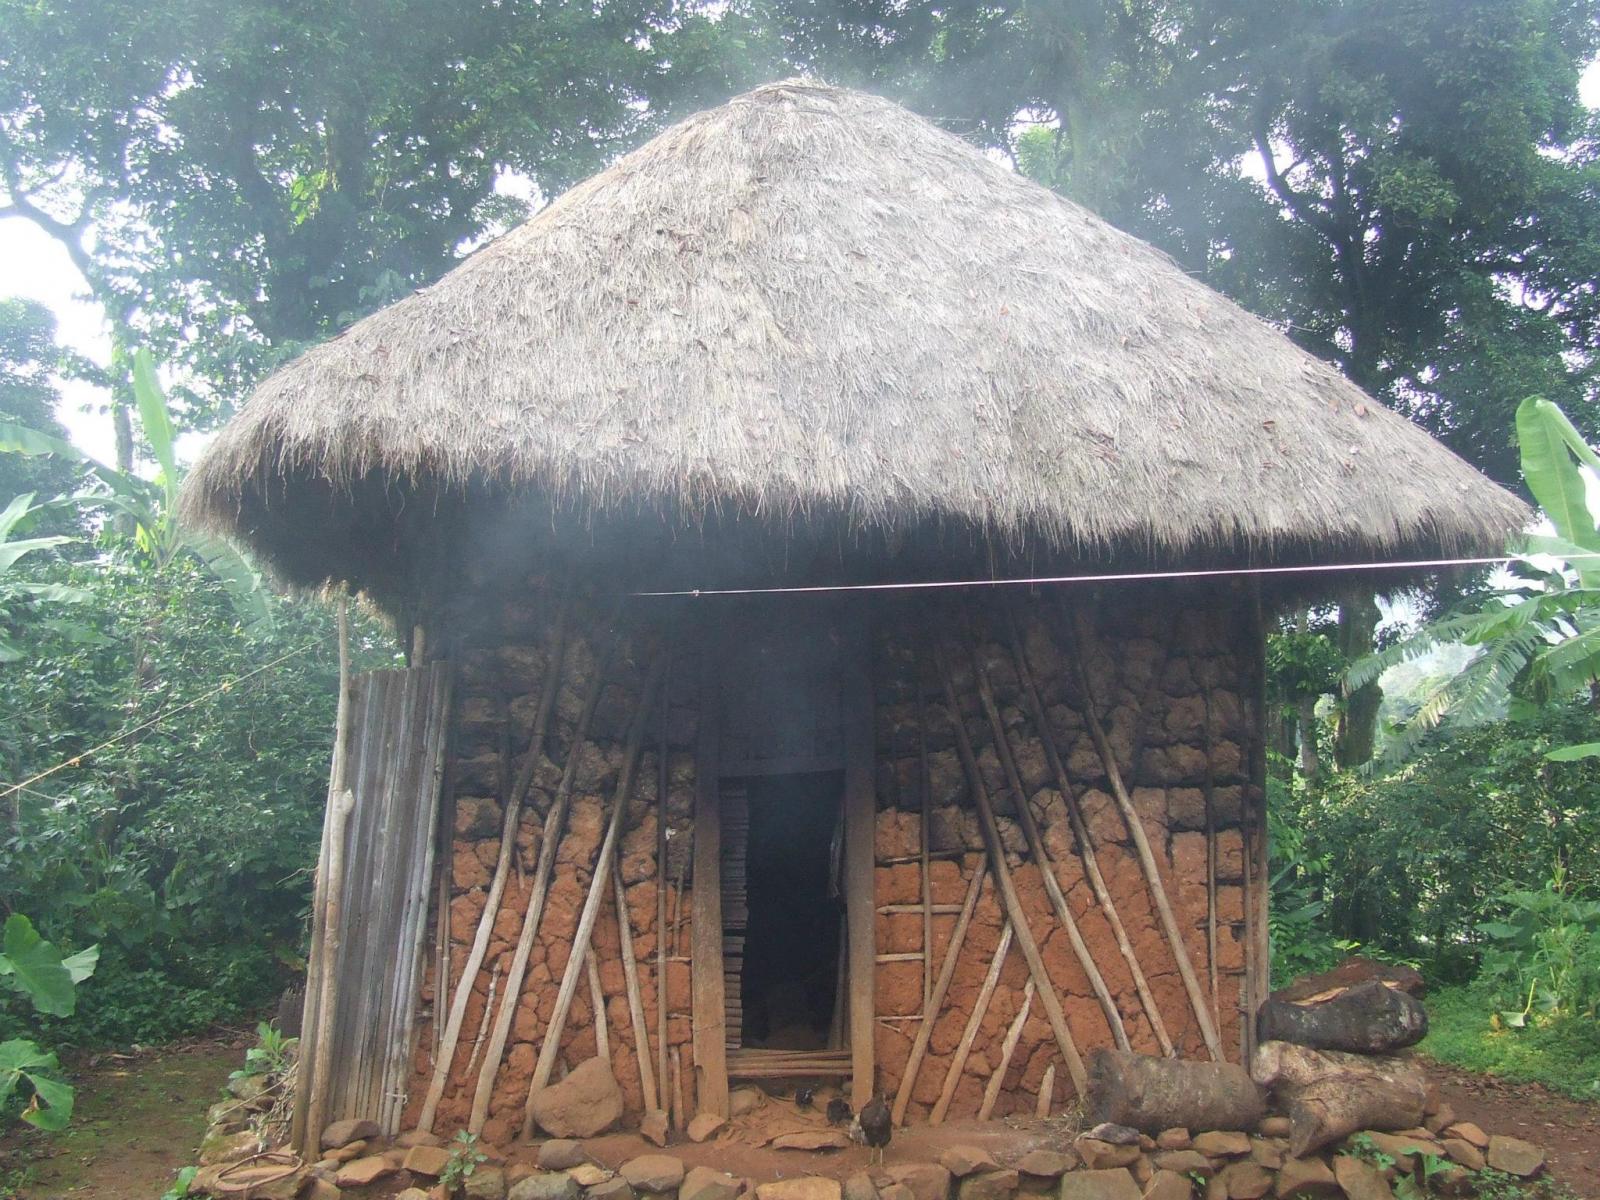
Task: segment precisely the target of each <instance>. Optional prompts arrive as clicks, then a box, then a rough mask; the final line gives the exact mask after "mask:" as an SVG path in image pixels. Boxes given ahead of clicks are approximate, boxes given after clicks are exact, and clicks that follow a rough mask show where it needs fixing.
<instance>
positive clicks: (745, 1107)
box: [728, 1087, 767, 1117]
mask: <svg viewBox="0 0 1600 1200" xmlns="http://www.w3.org/2000/svg"><path fill="white" fill-rule="evenodd" d="M766 1099H767V1098H766V1097H765V1096H764V1095H762V1093H761V1089H760V1088H753V1087H742V1088H734V1089H733V1091H731V1092H729V1093H728V1114H729V1115H730V1116H734V1117H742V1116H744V1115H745V1114H746V1113H752V1112H755V1110H756V1109H758V1108H760V1107H761V1106H762V1104H764V1103H765V1102H766Z"/></svg>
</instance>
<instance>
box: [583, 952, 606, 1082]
mask: <svg viewBox="0 0 1600 1200" xmlns="http://www.w3.org/2000/svg"><path fill="white" fill-rule="evenodd" d="M584 962H585V964H586V967H587V971H588V975H589V1007H590V1008H592V1009H594V1052H595V1054H597V1055H598V1056H599V1057H600V1059H601V1061H602V1062H604V1063H605V1064H606V1065H607V1066H608V1067H609V1066H610V1065H611V1030H610V1028H609V1027H608V1026H607V1025H606V994H605V992H604V991H603V990H602V989H601V987H600V964H599V963H597V962H596V961H595V959H594V947H593V946H590V947H589V953H588V954H586V955H584Z"/></svg>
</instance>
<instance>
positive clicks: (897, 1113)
mask: <svg viewBox="0 0 1600 1200" xmlns="http://www.w3.org/2000/svg"><path fill="white" fill-rule="evenodd" d="M983 876H984V868H983V864H982V863H980V864H978V866H977V867H976V868H975V869H974V870H973V872H972V882H971V883H969V884H967V898H966V899H965V900H964V901H962V904H961V915H960V916H959V917H957V918H956V927H955V930H954V931H953V932H952V933H951V934H950V944H949V946H947V947H946V948H945V952H944V964H943V965H942V966H941V967H940V968H939V978H938V980H937V981H935V983H934V985H933V995H932V996H931V997H930V999H929V1001H928V1006H927V1008H925V1009H924V1010H923V1013H922V1020H921V1021H919V1022H918V1023H917V1036H916V1040H914V1041H913V1042H912V1043H911V1056H910V1057H909V1058H907V1059H906V1069H905V1073H904V1074H903V1075H901V1076H900V1090H899V1091H898V1092H896V1093H895V1096H894V1109H893V1112H892V1119H893V1121H894V1123H895V1124H896V1125H901V1124H904V1123H905V1119H906V1106H907V1105H909V1104H910V1103H911V1093H912V1091H913V1090H914V1089H915V1088H916V1086H917V1073H918V1072H919V1071H921V1070H922V1058H923V1056H924V1055H925V1054H927V1052H928V1039H929V1038H931V1037H932V1036H933V1024H934V1021H935V1020H936V1019H937V1018H938V1016H939V1010H940V1009H941V1008H943V1007H944V997H945V993H946V992H948V991H949V990H950V981H951V980H952V979H954V978H955V975H956V965H957V964H958V963H959V962H960V961H961V947H962V946H963V945H964V944H965V942H966V940H967V926H968V925H970V924H971V923H972V913H973V910H974V909H976V908H977V907H978V895H979V893H980V892H982V891H983Z"/></svg>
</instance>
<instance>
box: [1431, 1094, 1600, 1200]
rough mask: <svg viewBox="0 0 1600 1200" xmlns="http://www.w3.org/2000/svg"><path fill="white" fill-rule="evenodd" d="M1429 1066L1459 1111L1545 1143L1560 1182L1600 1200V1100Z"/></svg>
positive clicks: (1489, 1127) (1487, 1126) (1490, 1128)
mask: <svg viewBox="0 0 1600 1200" xmlns="http://www.w3.org/2000/svg"><path fill="white" fill-rule="evenodd" d="M1428 1069H1429V1071H1430V1073H1431V1074H1432V1075H1433V1076H1434V1078H1435V1079H1437V1080H1438V1081H1439V1091H1440V1094H1441V1095H1442V1096H1443V1097H1444V1101H1445V1103H1446V1104H1448V1105H1449V1106H1450V1107H1451V1108H1453V1109H1455V1111H1456V1115H1457V1116H1459V1117H1461V1118H1462V1119H1463V1120H1467V1121H1472V1122H1473V1123H1474V1124H1476V1125H1479V1126H1481V1127H1482V1128H1483V1129H1484V1130H1486V1131H1487V1132H1489V1133H1506V1134H1512V1135H1514V1136H1516V1137H1520V1138H1524V1139H1526V1140H1527V1141H1530V1142H1532V1143H1534V1145H1536V1146H1542V1147H1544V1150H1545V1153H1546V1154H1547V1155H1548V1156H1549V1164H1550V1173H1551V1174H1552V1175H1553V1176H1554V1177H1555V1179H1556V1180H1557V1181H1559V1182H1561V1183H1564V1184H1566V1185H1567V1187H1569V1188H1571V1189H1572V1190H1573V1191H1574V1192H1576V1193H1577V1194H1578V1195H1579V1196H1583V1197H1585V1200H1600V1105H1597V1104H1586V1103H1584V1102H1582V1101H1579V1100H1569V1099H1567V1098H1566V1097H1565V1096H1558V1095H1555V1094H1554V1093H1553V1092H1550V1091H1547V1090H1546V1089H1545V1088H1543V1087H1541V1086H1540V1085H1539V1084H1537V1083H1507V1082H1505V1081H1504V1080H1501V1079H1495V1078H1494V1077H1493V1076H1489V1075H1473V1074H1471V1073H1469V1072H1467V1071H1457V1070H1455V1069H1454V1068H1452V1067H1446V1066H1442V1065H1441V1064H1439V1063H1429V1064H1428Z"/></svg>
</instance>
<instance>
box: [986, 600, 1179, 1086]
mask: <svg viewBox="0 0 1600 1200" xmlns="http://www.w3.org/2000/svg"><path fill="white" fill-rule="evenodd" d="M1006 623H1007V626H1008V630H1007V633H1008V636H1009V639H1010V642H1011V657H1012V659H1013V660H1014V662H1015V663H1016V667H1017V680H1018V682H1019V683H1020V684H1021V691H1022V702H1023V706H1024V707H1025V708H1026V709H1027V713H1028V720H1030V721H1031V722H1033V727H1034V728H1035V729H1037V730H1038V731H1039V742H1040V744H1041V745H1042V746H1043V747H1044V757H1045V762H1047V763H1049V764H1050V773H1051V774H1052V775H1054V776H1055V780H1056V790H1057V791H1059V792H1060V793H1061V802H1062V804H1063V805H1064V806H1065V808H1066V810H1067V822H1068V824H1069V825H1071V827H1072V840H1073V841H1075V842H1076V843H1077V844H1078V857H1079V859H1080V860H1081V861H1082V863H1083V874H1084V877H1085V878H1086V879H1088V881H1089V887H1090V889H1091V890H1092V891H1093V892H1094V896H1095V900H1096V901H1097V902H1098V903H1099V905H1100V911H1101V912H1103V913H1104V914H1105V918H1106V924H1108V925H1110V926H1111V936H1112V937H1113V938H1114V939H1115V940H1116V943H1117V952H1118V953H1119V954H1121V955H1122V961H1123V962H1124V963H1126V964H1127V967H1128V973H1129V974H1130V975H1132V976H1133V988H1134V991H1136V992H1137V993H1138V994H1139V1003H1140V1004H1141V1005H1143V1006H1144V1013H1145V1016H1146V1017H1148V1018H1149V1021H1150V1028H1151V1030H1152V1031H1153V1032H1154V1033H1155V1035H1156V1043H1157V1045H1159V1046H1160V1047H1161V1053H1162V1054H1164V1055H1166V1056H1167V1057H1168V1058H1171V1057H1172V1056H1173V1055H1174V1054H1176V1053H1177V1051H1176V1049H1175V1048H1174V1046H1173V1044H1172V1038H1171V1037H1169V1036H1168V1034H1167V1025H1166V1022H1165V1021H1163V1020H1162V1019H1161V1010H1160V1008H1158V1007H1157V1006H1156V998H1155V993H1154V992H1152V991H1151V990H1150V981H1149V980H1148V979H1146V978H1145V973H1144V968H1143V966H1141V965H1140V963H1139V956H1138V955H1137V954H1135V953H1134V950H1133V942H1132V941H1131V940H1130V939H1129V938H1128V930H1127V927H1126V926H1124V925H1123V923H1122V916H1121V914H1120V913H1118V912H1117V905H1116V902H1115V901H1113V900H1112V899H1111V889H1110V888H1108V887H1107V886H1106V880H1105V876H1104V875H1103V874H1101V872H1100V858H1099V855H1098V854H1096V853H1095V848H1094V839H1093V838H1091V837H1090V836H1089V827H1088V824H1087V823H1086V822H1085V821H1084V819H1083V810H1082V809H1081V808H1080V807H1079V805H1078V797H1077V793H1076V792H1074V791H1073V789H1072V779H1071V777H1070V776H1068V774H1067V767H1066V763H1065V762H1063V761H1062V758H1061V751H1060V749H1059V748H1058V747H1057V746H1056V738H1055V733H1054V731H1053V730H1052V729H1051V728H1050V723H1049V721H1048V720H1047V719H1046V717H1045V711H1044V702H1043V701H1042V700H1041V699H1040V698H1039V688H1038V685H1037V684H1036V683H1035V682H1034V678H1033V667H1032V665H1031V664H1030V663H1029V661H1028V650H1027V646H1026V645H1025V644H1024V642H1023V640H1022V631H1021V630H1020V629H1019V628H1018V625H1017V619H1016V614H1015V613H1013V612H1012V611H1010V610H1009V609H1008V610H1007V612H1006Z"/></svg>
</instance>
